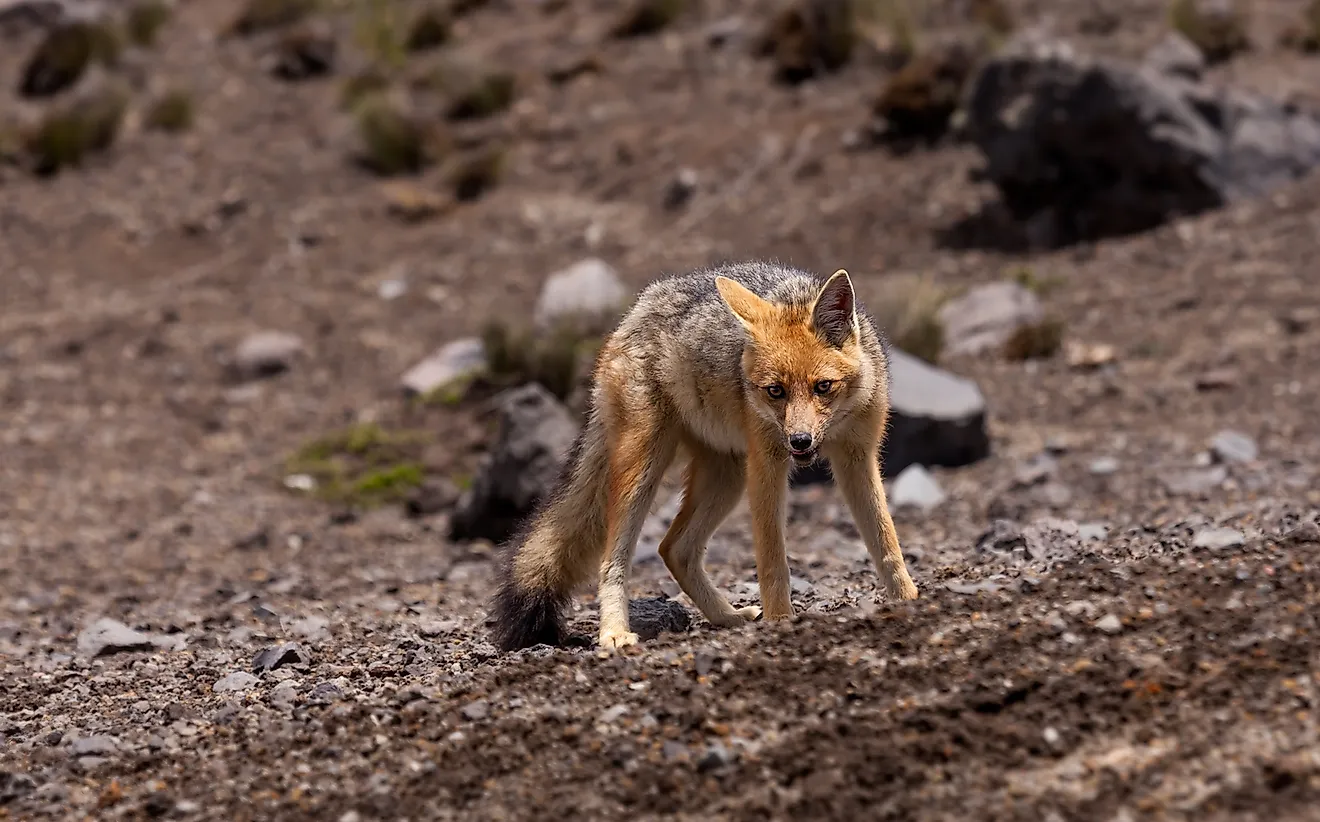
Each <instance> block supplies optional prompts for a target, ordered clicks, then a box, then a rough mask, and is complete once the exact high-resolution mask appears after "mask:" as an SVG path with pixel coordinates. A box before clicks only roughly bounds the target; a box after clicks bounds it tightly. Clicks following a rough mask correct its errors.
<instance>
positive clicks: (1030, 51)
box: [965, 34, 1320, 245]
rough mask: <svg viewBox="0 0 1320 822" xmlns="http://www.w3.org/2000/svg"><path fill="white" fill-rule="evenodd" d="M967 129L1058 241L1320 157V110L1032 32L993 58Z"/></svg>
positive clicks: (1035, 220) (1021, 208) (979, 82)
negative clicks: (1080, 49)
mask: <svg viewBox="0 0 1320 822" xmlns="http://www.w3.org/2000/svg"><path fill="white" fill-rule="evenodd" d="M965 111H966V136H967V138H968V139H969V140H970V141H971V142H972V143H974V144H975V145H976V146H977V147H978V148H979V149H980V151H981V153H982V154H983V155H984V158H985V167H984V172H983V176H984V177H985V179H987V180H988V181H990V182H992V183H993V184H994V185H995V186H996V187H997V188H998V190H999V193H1000V196H1001V198H1002V200H1003V203H1004V205H1005V206H1006V207H1007V209H1008V210H1009V212H1010V213H1011V214H1012V215H1013V217H1014V218H1016V219H1018V220H1021V221H1023V222H1030V223H1032V224H1041V223H1042V221H1043V222H1048V223H1050V226H1051V230H1050V231H1049V232H1048V233H1047V234H1046V236H1048V237H1049V241H1048V242H1049V244H1055V245H1062V244H1066V243H1068V242H1073V241H1077V240H1081V239H1094V238H1097V237H1101V236H1106V235H1116V234H1124V233H1132V232H1136V231H1142V230H1146V229H1149V228H1152V227H1154V226H1156V225H1158V224H1160V223H1162V222H1164V221H1166V220H1168V219H1170V218H1171V217H1174V216H1177V215H1187V214H1195V213H1198V212H1202V211H1205V210H1207V209H1211V208H1217V207H1220V206H1223V205H1225V204H1227V203H1230V202H1233V201H1235V200H1238V199H1241V198H1244V197H1252V196H1259V195H1261V194H1263V193H1266V192H1268V191H1271V190H1272V189H1274V188H1275V187H1277V186H1279V185H1281V184H1284V183H1287V182H1290V181H1292V180H1295V179H1297V178H1298V177H1300V176H1301V175H1303V174H1304V173H1306V172H1307V171H1309V170H1310V169H1311V168H1313V167H1315V166H1316V165H1317V164H1320V119H1318V118H1317V117H1316V115H1314V114H1312V113H1309V112H1304V111H1301V110H1298V109H1296V108H1295V107H1293V106H1289V105H1285V104H1282V103H1279V102H1277V101H1274V100H1272V99H1270V98H1268V97H1265V96H1262V95H1258V94H1254V93H1247V92H1242V91H1232V90H1225V89H1219V88H1217V87H1210V86H1208V85H1202V84H1200V83H1197V82H1194V81H1192V80H1189V79H1187V78H1186V77H1185V76H1177V75H1176V74H1170V73H1169V71H1168V68H1167V67H1164V68H1162V69H1156V68H1154V67H1152V66H1150V65H1132V64H1127V63H1123V62H1120V61H1117V60H1111V59H1100V58H1093V57H1088V56H1085V55H1082V54H1079V53H1077V52H1075V51H1074V50H1073V48H1072V47H1071V46H1070V45H1069V44H1067V43H1066V42H1063V41H1060V40H1054V39H1050V38H1047V37H1042V36H1040V35H1036V34H1026V35H1023V36H1021V37H1019V38H1017V39H1015V40H1014V41H1012V42H1010V43H1009V44H1008V45H1007V46H1006V47H1005V48H1004V49H1003V50H1001V51H1000V52H999V53H998V54H997V55H995V56H994V57H993V58H992V59H990V60H988V61H986V62H985V64H984V65H983V67H982V68H981V70H980V71H979V72H978V73H977V75H976V77H975V78H974V79H973V81H972V83H971V85H970V87H969V89H968V94H967V98H966V101H965Z"/></svg>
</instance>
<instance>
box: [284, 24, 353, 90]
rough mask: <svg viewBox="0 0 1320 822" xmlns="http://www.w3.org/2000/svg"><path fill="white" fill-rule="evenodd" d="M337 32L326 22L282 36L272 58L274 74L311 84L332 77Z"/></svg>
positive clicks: (304, 26) (302, 27)
mask: <svg viewBox="0 0 1320 822" xmlns="http://www.w3.org/2000/svg"><path fill="white" fill-rule="evenodd" d="M337 51H338V49H337V44H336V43H335V36H334V32H333V31H332V30H330V28H329V27H328V26H326V25H325V24H324V21H317V22H315V23H306V24H303V25H302V26H300V27H299V28H296V29H293V30H292V31H289V32H286V33H285V34H283V35H281V37H280V39H279V42H278V43H277V45H276V48H275V52H274V53H273V54H272V55H271V57H270V61H269V63H270V66H269V67H270V71H271V73H272V74H274V75H275V76H276V77H278V78H280V79H281V80H289V81H296V80H307V79H310V78H313V77H321V76H323V75H326V74H329V73H330V72H331V71H333V70H334V67H335V55H336V53H337Z"/></svg>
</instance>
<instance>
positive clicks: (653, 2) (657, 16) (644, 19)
mask: <svg viewBox="0 0 1320 822" xmlns="http://www.w3.org/2000/svg"><path fill="white" fill-rule="evenodd" d="M686 8H687V0H633V2H632V5H630V6H629V7H628V8H627V9H626V10H625V11H624V12H623V14H622V15H620V17H619V19H618V20H617V21H616V22H615V23H614V25H613V26H612V27H611V28H610V35H611V36H612V37H618V38H626V37H642V36H645V35H648V34H655V33H656V32H658V31H661V30H662V29H665V28H667V27H669V26H670V25H672V24H673V22H674V21H675V20H677V19H678V17H679V15H681V14H682V13H683V10H684V9H686Z"/></svg>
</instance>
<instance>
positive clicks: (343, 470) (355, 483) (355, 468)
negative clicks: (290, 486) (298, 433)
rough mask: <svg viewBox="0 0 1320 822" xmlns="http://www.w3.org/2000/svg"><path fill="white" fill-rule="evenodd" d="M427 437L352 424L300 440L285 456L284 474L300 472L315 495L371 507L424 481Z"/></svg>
mask: <svg viewBox="0 0 1320 822" xmlns="http://www.w3.org/2000/svg"><path fill="white" fill-rule="evenodd" d="M427 441H428V437H427V436H426V435H425V434H423V433H421V432H416V431H387V430H386V429H384V428H382V427H381V426H380V425H377V424H375V423H362V424H357V425H352V426H349V427H347V428H344V429H342V430H340V431H335V432H333V433H331V434H327V435H325V436H322V437H318V438H317V439H314V440H312V441H311V442H309V443H307V444H306V445H304V446H303V447H302V448H300V449H299V450H298V451H297V453H295V454H294V455H292V456H291V457H289V458H288V459H287V460H285V463H284V474H285V476H288V475H295V474H304V475H307V476H309V477H311V478H312V480H313V481H314V482H315V485H314V487H313V489H312V493H313V494H314V495H315V496H316V497H318V498H319V499H322V500H325V501H327V502H335V503H339V504H347V505H356V506H362V507H371V506H375V505H380V504H384V503H392V502H402V501H403V500H404V499H405V498H406V497H407V496H408V494H409V492H411V491H412V490H413V489H414V488H416V487H417V486H419V485H421V484H422V481H423V480H424V479H425V471H424V469H423V468H422V465H421V452H422V450H423V448H424V446H425V444H426V443H427Z"/></svg>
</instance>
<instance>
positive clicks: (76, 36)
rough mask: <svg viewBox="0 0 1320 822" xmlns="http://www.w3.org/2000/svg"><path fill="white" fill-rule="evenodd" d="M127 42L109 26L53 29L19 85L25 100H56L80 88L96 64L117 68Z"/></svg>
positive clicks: (83, 23)
mask: <svg viewBox="0 0 1320 822" xmlns="http://www.w3.org/2000/svg"><path fill="white" fill-rule="evenodd" d="M122 51H123V42H122V41H121V39H120V35H119V32H118V30H116V29H115V28H114V27H112V26H111V25H109V24H108V23H101V22H95V21H83V20H77V21H73V22H70V23H64V24H61V25H57V26H55V27H54V28H52V29H51V30H50V31H49V32H48V33H47V34H46V37H45V38H44V39H43V40H42V41H41V44H40V45H39V46H37V49H36V51H34V52H33V53H32V56H31V57H30V58H28V62H27V64H26V65H25V66H24V68H23V76H22V78H21V79H20V81H19V87H18V91H19V94H20V95H21V96H23V97H27V98H34V97H53V96H54V95H56V94H59V93H60V92H61V91H64V90H65V89H68V88H71V87H72V86H73V85H74V84H76V83H77V82H78V81H79V80H80V79H82V76H83V75H84V74H85V73H86V72H87V69H88V68H89V67H90V66H91V65H92V64H94V63H100V64H101V65H104V66H107V67H113V66H115V65H117V64H118V62H119V55H120V53H121V52H122Z"/></svg>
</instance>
